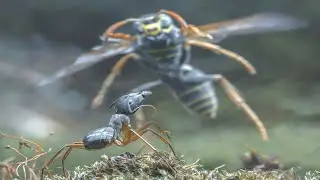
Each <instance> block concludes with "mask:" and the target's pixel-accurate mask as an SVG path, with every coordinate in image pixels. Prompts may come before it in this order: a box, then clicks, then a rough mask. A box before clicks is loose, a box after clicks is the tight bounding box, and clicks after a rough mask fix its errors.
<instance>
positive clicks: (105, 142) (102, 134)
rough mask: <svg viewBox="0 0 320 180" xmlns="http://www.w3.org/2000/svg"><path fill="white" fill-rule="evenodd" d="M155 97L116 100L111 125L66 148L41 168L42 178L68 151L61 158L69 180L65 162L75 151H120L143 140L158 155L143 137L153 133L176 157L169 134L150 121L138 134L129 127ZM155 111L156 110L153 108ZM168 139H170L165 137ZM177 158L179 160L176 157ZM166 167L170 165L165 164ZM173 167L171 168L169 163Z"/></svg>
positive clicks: (138, 94) (144, 94)
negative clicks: (118, 148) (115, 147)
mask: <svg viewBox="0 0 320 180" xmlns="http://www.w3.org/2000/svg"><path fill="white" fill-rule="evenodd" d="M151 94H152V92H151V91H141V92H134V93H128V94H125V95H123V96H121V97H120V98H118V99H117V100H115V101H114V102H113V103H112V104H111V105H110V106H109V108H113V109H114V111H115V114H113V115H112V116H111V118H110V121H109V125H108V126H106V127H102V128H98V129H95V130H93V131H90V132H89V133H88V134H87V135H86V136H85V137H84V138H83V139H82V141H80V142H74V143H72V144H66V145H64V146H63V147H62V148H61V149H60V150H59V151H58V152H57V153H56V154H55V155H54V156H53V157H52V158H51V159H50V160H49V161H48V162H47V163H46V164H45V165H44V167H43V168H42V175H41V176H42V178H43V175H44V170H45V169H46V168H47V167H48V166H49V165H50V164H51V163H52V162H53V161H54V159H56V158H57V157H58V155H59V154H61V153H62V151H63V150H64V149H66V148H67V150H66V152H65V153H64V155H63V157H62V168H63V173H64V175H65V176H66V173H65V168H64V161H65V160H66V158H67V157H68V155H69V154H70V152H71V151H72V149H84V150H88V151H89V150H101V149H104V148H107V147H109V146H111V145H116V146H120V147H124V146H126V145H128V144H130V143H133V142H135V141H137V140H138V139H141V140H142V141H143V142H144V143H145V144H146V145H147V146H148V147H150V148H151V149H152V150H153V151H155V152H157V149H156V148H155V147H153V146H152V145H151V144H150V143H149V142H148V141H146V140H145V139H144V138H143V137H142V136H143V135H144V134H145V133H147V132H151V133H153V134H155V135H156V137H158V138H160V140H161V141H162V142H164V143H166V144H168V146H169V147H170V149H171V150H172V152H173V154H174V155H175V156H176V153H175V151H174V149H173V147H172V145H171V143H170V142H169V140H171V138H170V136H169V132H168V131H165V130H162V129H161V128H160V127H159V126H158V125H157V124H156V123H155V122H153V121H149V122H148V123H147V124H145V125H144V127H141V128H139V129H137V130H134V129H133V128H132V127H131V124H130V117H129V116H130V115H133V114H134V113H135V112H136V111H138V109H139V108H141V107H143V106H151V105H143V103H144V101H145V100H146V98H148V97H149V96H150V95H151ZM151 107H153V106H151ZM151 125H153V126H154V127H155V128H156V129H157V130H158V131H159V132H160V133H158V132H157V131H155V130H154V129H151V128H149V127H150V126H151ZM161 134H162V135H166V136H167V138H168V139H169V140H168V139H167V138H165V137H163V136H162V135H161ZM176 157H177V156H176ZM166 163H167V162H166ZM167 165H168V166H169V167H170V165H169V164H168V163H167Z"/></svg>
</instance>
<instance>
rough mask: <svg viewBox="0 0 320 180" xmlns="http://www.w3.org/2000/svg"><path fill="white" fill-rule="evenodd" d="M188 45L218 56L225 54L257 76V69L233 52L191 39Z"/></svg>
mask: <svg viewBox="0 0 320 180" xmlns="http://www.w3.org/2000/svg"><path fill="white" fill-rule="evenodd" d="M187 44H190V45H194V46H198V47H202V48H204V49H208V50H211V51H213V52H215V53H217V54H223V55H225V56H228V57H229V58H231V59H234V60H236V61H238V62H239V63H241V64H242V65H243V66H244V67H245V68H246V69H247V70H248V71H249V73H250V74H256V70H255V68H254V67H253V66H252V65H251V64H250V63H249V61H247V60H246V59H245V58H243V57H242V56H240V55H238V54H236V53H234V52H232V51H229V50H227V49H224V48H222V47H220V46H218V45H216V44H212V43H208V42H204V41H198V40H190V39H189V40H187Z"/></svg>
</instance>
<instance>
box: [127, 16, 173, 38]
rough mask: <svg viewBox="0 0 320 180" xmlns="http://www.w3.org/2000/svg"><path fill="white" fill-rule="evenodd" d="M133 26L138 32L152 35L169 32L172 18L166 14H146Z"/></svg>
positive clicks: (171, 27)
mask: <svg viewBox="0 0 320 180" xmlns="http://www.w3.org/2000/svg"><path fill="white" fill-rule="evenodd" d="M133 26H134V29H135V30H137V31H138V33H139V34H144V35H146V36H153V37H154V36H158V35H160V34H163V33H170V32H171V31H172V29H173V20H172V18H171V17H170V16H168V15H166V14H148V15H143V16H141V17H140V18H139V21H136V22H135V23H134V24H133Z"/></svg>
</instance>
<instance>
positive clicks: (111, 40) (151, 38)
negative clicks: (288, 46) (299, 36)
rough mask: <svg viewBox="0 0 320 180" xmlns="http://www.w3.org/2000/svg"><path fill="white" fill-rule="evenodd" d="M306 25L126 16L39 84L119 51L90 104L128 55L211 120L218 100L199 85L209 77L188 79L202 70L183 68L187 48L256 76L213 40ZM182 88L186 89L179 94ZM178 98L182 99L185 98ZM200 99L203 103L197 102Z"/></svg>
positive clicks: (275, 17)
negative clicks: (201, 22)
mask: <svg viewBox="0 0 320 180" xmlns="http://www.w3.org/2000/svg"><path fill="white" fill-rule="evenodd" d="M175 21H176V22H175ZM129 23H131V24H132V27H133V30H134V31H135V33H134V35H130V34H124V33H120V32H116V31H117V30H118V29H119V28H121V27H123V26H125V25H127V24H129ZM305 26H306V23H305V22H304V21H300V20H297V19H295V18H292V17H290V16H287V15H284V14H277V13H261V14H255V15H251V16H249V17H244V18H239V19H234V20H228V21H223V22H217V23H211V24H207V25H202V26H195V25H192V24H188V23H187V22H186V21H185V20H184V19H183V18H182V17H181V16H180V15H179V14H177V13H175V12H173V11H168V10H160V11H159V12H157V13H155V14H148V15H143V16H141V17H139V18H129V19H126V20H123V21H120V22H117V23H115V24H113V25H111V26H110V27H109V28H108V29H107V30H106V31H105V33H104V34H103V35H102V36H101V39H102V41H103V44H102V45H99V46H96V47H94V48H93V49H92V50H91V51H89V52H87V53H84V54H83V55H81V56H80V57H79V58H78V59H77V60H76V61H75V62H74V63H73V64H72V65H70V66H68V67H65V68H63V69H61V70H60V71H58V72H57V73H56V74H54V75H53V76H51V77H49V78H47V79H44V80H43V81H41V82H40V84H39V85H41V86H43V85H46V84H49V83H52V82H54V81H55V80H58V79H60V78H62V77H66V76H69V75H71V74H74V73H76V72H78V71H80V70H83V69H85V68H88V67H90V66H92V65H94V64H96V63H98V62H101V61H103V60H105V59H108V58H110V57H114V56H116V55H124V56H123V57H122V58H121V59H120V60H119V61H118V62H117V63H116V64H115V66H114V67H113V68H112V70H111V73H110V74H109V75H108V76H107V77H106V80H105V81H104V83H103V85H102V87H101V89H100V91H99V93H98V95H97V96H96V98H95V99H94V100H93V103H92V106H93V107H97V106H99V105H100V104H101V103H102V101H103V98H104V95H105V94H106V92H107V90H108V88H109V87H110V86H111V84H112V83H113V81H114V79H115V77H116V76H117V75H119V73H120V72H121V71H122V69H123V67H124V66H125V65H126V63H127V62H128V61H129V60H130V59H133V60H136V61H137V62H138V63H140V64H141V65H143V66H144V67H146V68H148V69H152V70H153V71H154V72H155V73H156V74H158V75H159V77H160V79H161V80H162V81H164V82H166V84H168V85H169V87H171V89H172V90H173V92H175V93H176V94H178V95H177V96H179V99H180V100H181V101H182V102H183V103H184V104H185V103H191V102H194V103H195V102H196V101H199V102H198V103H201V105H199V106H198V105H196V106H194V107H196V109H195V108H192V107H193V104H191V105H190V104H187V105H186V106H188V109H190V110H191V111H193V112H197V113H199V112H200V113H202V114H207V115H208V116H210V117H211V118H214V117H215V115H216V108H217V103H216V101H217V100H216V97H215V94H214V93H213V92H214V91H213V89H212V86H211V88H210V86H209V85H208V83H204V82H205V81H208V78H206V77H201V78H200V80H199V79H197V78H196V77H195V78H194V77H191V76H194V75H197V73H198V72H201V71H200V70H197V69H194V68H193V67H192V66H190V65H189V66H185V65H188V64H190V59H191V47H192V46H197V47H201V48H204V49H207V50H211V51H213V52H215V53H217V54H223V55H226V56H228V57H229V58H231V59H234V60H236V61H238V62H239V63H241V64H242V65H243V66H244V67H245V68H246V69H247V70H248V71H249V73H250V74H255V73H256V70H255V68H254V67H253V66H252V65H251V64H250V63H249V62H248V61H247V60H246V59H245V58H243V57H242V56H240V55H238V54H236V53H234V52H232V51H229V50H227V49H224V48H222V47H220V46H218V45H217V44H215V43H218V42H220V41H222V40H223V39H225V38H227V37H229V36H233V35H245V34H254V33H262V32H272V31H288V30H292V29H297V28H301V27H305ZM182 67H183V68H182ZM190 67H191V70H190ZM185 69H189V70H187V72H189V73H187V75H185V72H186V71H185ZM201 73H202V74H201ZM201 73H200V74H201V75H200V76H202V75H203V76H205V74H204V73H203V72H201ZM209 76H210V75H209ZM217 77H219V78H217ZM204 79H206V80H204ZM209 79H210V78H209ZM213 79H217V80H218V79H219V81H220V82H227V80H226V79H225V78H223V76H221V75H220V76H215V78H212V77H211V80H213ZM154 83H156V84H159V83H160V81H158V82H151V84H154ZM160 84H161V83H160ZM226 84H228V85H226ZM224 85H225V87H226V91H227V92H228V93H227V94H229V95H230V94H233V96H234V97H233V98H231V99H233V100H234V99H235V97H237V100H236V101H237V104H238V105H240V106H241V107H242V108H243V109H244V110H245V111H246V113H247V114H249V116H250V117H251V118H253V117H254V118H255V119H256V120H259V118H258V117H257V116H256V115H255V114H254V112H253V111H252V110H251V109H250V108H249V106H248V105H246V104H245V103H244V102H243V101H244V100H243V99H242V98H239V97H240V96H239V95H235V94H236V92H237V91H236V89H235V88H234V87H233V86H232V85H231V84H230V83H224ZM146 86H150V83H149V84H148V83H147V84H146ZM182 89H183V90H185V91H184V92H182ZM191 91H194V92H195V94H196V95H194V93H191ZM188 92H190V94H188ZM182 94H185V95H186V96H187V94H188V97H182ZM189 96H190V97H189ZM183 98H187V99H188V100H186V99H183ZM201 100H204V101H202V102H200V101H201ZM240 101H241V103H240ZM203 109H205V110H203ZM209 109H210V110H209ZM249 109H250V110H249ZM204 112H205V113H204Z"/></svg>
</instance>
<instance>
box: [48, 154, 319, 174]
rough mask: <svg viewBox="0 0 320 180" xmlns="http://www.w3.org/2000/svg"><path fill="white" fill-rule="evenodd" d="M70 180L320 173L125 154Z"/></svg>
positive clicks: (96, 164)
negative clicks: (210, 167)
mask: <svg viewBox="0 0 320 180" xmlns="http://www.w3.org/2000/svg"><path fill="white" fill-rule="evenodd" d="M68 174H69V175H68V178H70V177H72V178H73V179H81V180H89V179H90V180H91V179H125V180H129V179H130V180H131V179H132V180H133V179H139V180H140V179H141V180H147V179H148V180H149V179H150V180H156V179H161V180H167V179H175V180H204V179H212V180H319V179H320V172H318V171H314V172H308V173H306V174H305V175H304V177H299V176H298V174H297V171H296V170H295V169H291V170H285V171H284V170H273V171H253V170H238V171H236V172H227V171H226V170H224V169H223V167H220V168H216V169H214V170H205V169H203V168H202V167H201V165H200V164H199V163H198V162H195V163H192V164H187V163H186V162H185V161H184V160H182V157H179V159H178V158H176V157H175V156H173V155H172V154H169V153H166V152H161V153H147V154H142V155H137V156H135V155H133V154H130V153H125V154H122V155H120V156H116V157H108V156H106V155H103V156H101V159H100V160H98V161H96V162H94V163H93V164H91V165H89V166H83V167H76V168H75V170H74V171H73V172H69V173H68ZM63 179H66V178H65V177H63V176H61V175H54V176H53V177H51V178H49V177H46V180H63Z"/></svg>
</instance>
